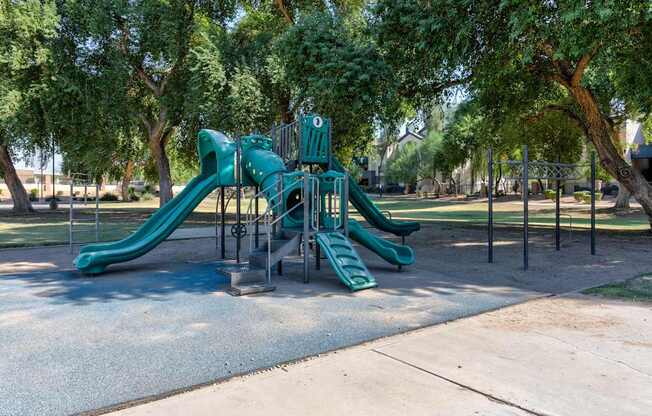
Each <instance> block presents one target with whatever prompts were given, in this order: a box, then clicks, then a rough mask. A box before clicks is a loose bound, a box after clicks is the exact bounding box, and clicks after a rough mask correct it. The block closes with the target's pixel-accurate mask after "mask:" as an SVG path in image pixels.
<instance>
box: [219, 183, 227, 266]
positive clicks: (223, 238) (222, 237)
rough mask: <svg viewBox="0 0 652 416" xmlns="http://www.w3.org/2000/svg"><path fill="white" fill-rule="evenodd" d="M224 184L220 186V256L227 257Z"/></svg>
mask: <svg viewBox="0 0 652 416" xmlns="http://www.w3.org/2000/svg"><path fill="white" fill-rule="evenodd" d="M225 189H226V188H224V186H220V255H221V256H220V257H222V260H224V258H225V257H226V213H225V212H224V210H225V207H224V190H225Z"/></svg>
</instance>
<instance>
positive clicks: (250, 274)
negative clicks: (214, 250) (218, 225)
mask: <svg viewBox="0 0 652 416" xmlns="http://www.w3.org/2000/svg"><path fill="white" fill-rule="evenodd" d="M300 243H301V233H290V232H287V231H281V233H279V234H277V235H275V236H274V238H273V239H272V240H271V255H270V264H271V265H272V267H274V266H275V265H277V264H278V263H279V262H280V261H281V260H282V259H283V257H285V256H288V255H290V254H291V253H293V252H295V253H296V252H297V249H298V247H299V244H300ZM267 254H268V251H267V241H265V242H263V244H261V245H260V247H258V248H256V249H254V250H253V251H252V252H251V253H250V254H249V262H248V263H241V264H229V265H224V266H221V267H219V268H218V272H220V273H222V274H225V275H227V276H229V277H230V278H231V286H230V287H229V289H228V290H227V292H228V293H229V294H231V295H233V296H242V295H251V294H254V293H261V292H270V291H272V290H274V289H276V287H275V286H273V285H272V284H271V283H270V282H269V281H268V280H267V273H266V270H267Z"/></svg>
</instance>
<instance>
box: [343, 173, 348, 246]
mask: <svg viewBox="0 0 652 416" xmlns="http://www.w3.org/2000/svg"><path fill="white" fill-rule="evenodd" d="M342 209H343V210H344V224H343V225H344V235H345V236H346V238H349V175H348V174H345V175H344V202H343V203H342Z"/></svg>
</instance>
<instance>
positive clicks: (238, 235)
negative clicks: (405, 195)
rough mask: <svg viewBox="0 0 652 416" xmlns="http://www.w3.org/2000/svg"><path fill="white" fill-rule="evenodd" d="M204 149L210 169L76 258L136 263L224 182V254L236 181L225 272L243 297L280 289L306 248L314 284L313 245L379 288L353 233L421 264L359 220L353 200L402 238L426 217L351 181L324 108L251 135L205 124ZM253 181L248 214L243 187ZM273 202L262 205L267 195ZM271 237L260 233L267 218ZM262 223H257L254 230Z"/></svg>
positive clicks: (382, 251) (341, 272)
mask: <svg viewBox="0 0 652 416" xmlns="http://www.w3.org/2000/svg"><path fill="white" fill-rule="evenodd" d="M197 149H198V153H199V159H200V165H201V167H200V173H199V175H198V176H197V177H195V178H193V179H192V180H191V181H190V182H189V183H188V184H187V185H186V187H185V188H184V190H183V191H182V192H180V193H179V194H178V195H177V196H176V197H175V198H173V199H172V200H171V201H169V202H168V203H167V204H165V205H164V206H163V207H161V208H160V209H159V210H157V211H156V212H155V213H154V214H153V215H152V216H151V217H150V218H149V219H148V220H147V221H146V222H145V223H144V224H143V225H142V226H141V227H140V228H139V229H138V230H137V231H136V232H134V233H133V234H132V235H130V236H129V237H127V238H125V239H123V240H119V241H116V242H110V243H103V244H91V245H87V246H85V247H82V248H81V249H80V254H79V256H78V257H77V258H76V259H75V265H76V267H77V269H78V270H79V271H81V272H82V273H85V274H91V275H93V274H99V273H102V272H104V271H105V269H106V267H107V266H109V265H111V264H114V263H119V262H126V261H129V260H132V259H135V258H137V257H139V256H142V255H144V254H145V253H147V252H149V251H150V250H152V249H153V248H154V247H156V246H157V245H158V244H160V243H161V242H162V241H164V240H165V239H166V238H167V237H168V236H169V235H170V234H171V233H172V232H173V231H174V230H175V229H176V228H177V227H178V226H179V225H180V224H181V223H182V222H183V221H184V219H185V218H186V217H187V216H188V215H190V213H191V212H192V211H193V210H194V208H195V207H196V206H197V205H198V204H199V203H200V202H201V201H202V200H203V199H204V198H206V197H207V196H208V195H209V194H210V193H211V192H213V190H215V189H216V188H219V190H220V192H219V198H218V202H217V205H218V209H219V211H220V218H221V221H220V229H221V232H220V233H219V234H220V243H219V245H220V246H221V257H222V258H223V259H224V258H225V255H226V250H225V243H226V241H225V231H226V225H225V212H226V209H225V191H226V189H228V188H235V200H236V221H235V224H234V225H233V226H232V227H231V234H232V236H233V237H235V239H236V257H235V264H225V265H223V266H221V267H219V268H218V272H220V273H224V274H227V275H229V276H230V277H231V289H230V293H232V294H234V295H242V294H248V293H257V292H262V291H268V290H273V289H274V286H273V285H272V279H271V276H272V270H273V269H276V271H277V272H278V273H279V274H280V273H282V261H283V258H284V257H286V256H288V255H290V254H292V253H297V252H298V253H300V254H301V255H302V256H303V275H304V276H303V277H304V282H306V283H308V282H309V280H310V252H311V247H312V249H313V250H314V257H315V263H316V267H317V268H319V267H320V259H321V252H322V251H323V253H324V255H325V258H326V259H327V260H328V261H329V263H330V264H331V266H332V268H333V270H334V271H335V273H336V274H337V276H338V277H339V279H340V280H341V281H342V283H344V284H345V285H346V286H347V287H348V288H349V289H350V290H352V291H355V290H361V289H367V288H371V287H375V286H377V283H376V281H375V279H374V277H373V275H372V274H371V273H370V272H369V270H368V269H367V267H366V265H365V263H364V262H363V261H362V259H361V258H360V256H359V255H358V253H357V251H356V250H355V248H354V247H353V245H352V243H351V241H350V240H349V238H350V239H353V240H355V241H357V242H358V243H360V244H361V245H362V246H364V247H366V248H367V249H369V250H371V251H373V252H374V253H376V254H377V255H379V256H380V257H381V258H383V259H384V260H386V261H387V262H389V263H391V264H393V265H396V266H398V267H399V268H400V267H402V266H406V265H410V264H412V263H413V262H414V251H413V250H412V249H411V248H410V247H408V246H406V245H404V244H396V243H393V242H391V241H388V240H386V239H383V238H381V237H378V236H376V235H374V234H372V233H370V232H369V231H368V230H367V229H366V228H364V227H363V226H362V225H361V224H359V223H358V222H357V221H355V220H352V219H350V218H349V211H348V206H349V202H351V203H352V204H353V206H354V207H355V208H356V209H357V211H358V213H359V214H360V215H362V216H363V217H364V218H365V219H366V221H367V222H368V223H369V225H371V226H372V227H375V228H377V229H379V230H382V231H385V232H389V233H392V234H394V235H397V236H400V237H401V238H402V242H404V238H405V236H407V235H410V234H411V233H412V232H415V231H417V230H418V229H419V224H418V223H416V222H398V221H393V220H391V219H389V218H387V217H386V216H385V215H383V213H382V212H381V211H380V210H379V209H378V208H377V207H376V206H375V205H374V204H373V202H372V201H371V200H370V199H369V198H368V197H367V195H366V194H365V193H364V192H363V191H362V189H361V188H360V187H359V186H358V185H357V184H356V183H355V181H352V180H350V177H349V175H348V174H347V173H346V170H345V169H344V167H343V165H342V164H341V163H340V162H339V161H338V160H337V159H336V158H335V157H334V156H333V154H332V138H331V120H330V119H328V118H322V117H320V116H317V115H308V116H302V117H300V118H299V119H298V120H297V121H295V122H293V123H290V124H285V125H280V126H276V125H275V126H274V127H273V128H272V129H271V131H270V132H269V133H268V134H266V135H261V134H250V135H247V136H243V137H238V138H236V139H235V140H232V139H230V138H229V137H227V136H226V135H225V134H223V133H220V132H217V131H213V130H201V131H200V132H199V134H198V144H197ZM245 187H253V188H254V190H255V191H254V192H255V195H254V197H253V198H252V199H251V201H250V203H249V206H248V207H247V210H246V215H245V217H246V218H245V220H244V221H243V211H242V201H241V195H242V189H243V188H245ZM260 198H265V200H266V202H267V207H266V209H265V210H264V212H262V213H260V212H259V199H260ZM261 225H262V226H263V229H264V235H265V237H266V238H265V241H264V242H263V243H262V244H261V242H260V241H259V236H260V232H259V229H260V226H261ZM252 229H253V230H252ZM248 233H249V245H250V247H249V259H248V260H249V261H248V262H247V263H241V249H242V240H243V239H244V238H245V236H246V235H247V234H248Z"/></svg>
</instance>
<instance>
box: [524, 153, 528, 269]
mask: <svg viewBox="0 0 652 416" xmlns="http://www.w3.org/2000/svg"><path fill="white" fill-rule="evenodd" d="M528 162H529V161H528V149H527V145H525V146H523V187H522V188H523V269H524V270H527V269H528V266H529V264H528V263H529V261H528V222H529V211H528V193H529V185H528V180H529V179H528Z"/></svg>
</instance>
